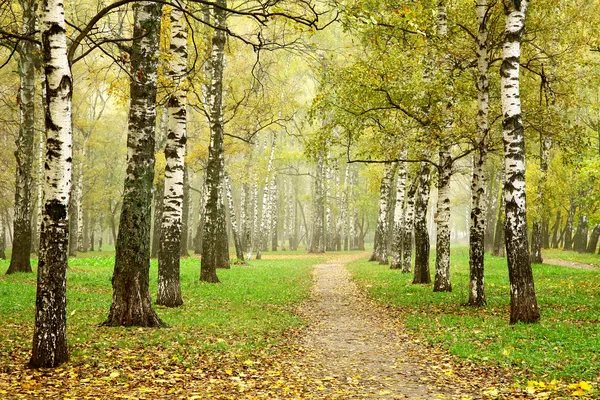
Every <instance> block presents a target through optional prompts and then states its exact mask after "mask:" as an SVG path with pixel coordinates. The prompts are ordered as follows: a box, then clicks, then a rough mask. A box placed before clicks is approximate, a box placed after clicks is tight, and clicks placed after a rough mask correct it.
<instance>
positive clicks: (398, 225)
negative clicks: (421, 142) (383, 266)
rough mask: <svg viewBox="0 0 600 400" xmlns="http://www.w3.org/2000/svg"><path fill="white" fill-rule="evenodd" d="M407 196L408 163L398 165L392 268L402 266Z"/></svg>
mask: <svg viewBox="0 0 600 400" xmlns="http://www.w3.org/2000/svg"><path fill="white" fill-rule="evenodd" d="M401 157H402V158H405V157H406V151H403V152H402V155H401ZM405 198H406V163H404V162H400V164H399V165H398V178H397V180H396V206H395V207H394V228H393V231H394V237H393V241H392V262H391V264H390V268H391V269H401V268H402V253H403V249H404V246H403V243H402V239H403V234H404V230H405V227H404V201H405Z"/></svg>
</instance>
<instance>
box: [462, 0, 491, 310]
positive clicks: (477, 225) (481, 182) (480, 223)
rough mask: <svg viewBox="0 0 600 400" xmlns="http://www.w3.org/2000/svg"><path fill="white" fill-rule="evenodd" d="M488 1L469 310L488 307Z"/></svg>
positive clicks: (482, 22)
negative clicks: (485, 256) (486, 233)
mask: <svg viewBox="0 0 600 400" xmlns="http://www.w3.org/2000/svg"><path fill="white" fill-rule="evenodd" d="M488 12H489V5H488V0H478V1H477V3H476V5H475V13H476V15H477V26H478V29H477V71H478V75H479V76H478V79H477V108H478V112H477V148H476V149H475V153H474V155H473V178H472V181H471V226H470V229H469V301H468V302H467V305H470V306H484V305H486V303H487V302H486V298H485V280H484V254H485V231H486V222H487V218H486V217H487V207H486V206H487V204H486V193H485V187H486V182H485V167H486V161H487V141H488V135H489V122H488V114H489V101H490V96H489V79H488V71H489V61H488V40H487V38H488V31H487V22H488V19H487V16H488Z"/></svg>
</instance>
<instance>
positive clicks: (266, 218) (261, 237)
mask: <svg viewBox="0 0 600 400" xmlns="http://www.w3.org/2000/svg"><path fill="white" fill-rule="evenodd" d="M276 147H277V132H274V133H273V143H272V144H271V153H270V155H269V162H268V163H267V174H266V176H265V186H264V188H263V199H262V200H263V201H262V217H261V219H260V230H259V234H258V248H257V254H256V258H257V259H260V258H261V255H262V252H263V251H264V250H266V249H267V247H266V246H267V245H268V238H269V236H268V235H269V231H270V228H271V208H270V206H271V201H270V196H271V190H270V189H271V185H270V182H271V171H272V169H273V159H274V157H275V149H276Z"/></svg>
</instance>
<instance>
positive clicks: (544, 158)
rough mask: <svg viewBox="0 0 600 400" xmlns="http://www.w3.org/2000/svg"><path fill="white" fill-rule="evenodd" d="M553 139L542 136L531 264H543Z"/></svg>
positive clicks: (532, 233)
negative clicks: (547, 193)
mask: <svg viewBox="0 0 600 400" xmlns="http://www.w3.org/2000/svg"><path fill="white" fill-rule="evenodd" d="M550 144H551V139H550V137H548V136H544V135H540V182H539V184H538V188H537V193H536V196H537V202H536V208H537V209H536V213H535V220H534V221H533V227H532V232H531V262H532V263H534V264H541V263H542V262H543V259H542V245H543V242H544V239H543V235H544V229H543V224H544V220H545V218H544V217H545V211H546V190H547V189H548V188H546V181H547V179H548V162H549V157H550V155H549V152H550Z"/></svg>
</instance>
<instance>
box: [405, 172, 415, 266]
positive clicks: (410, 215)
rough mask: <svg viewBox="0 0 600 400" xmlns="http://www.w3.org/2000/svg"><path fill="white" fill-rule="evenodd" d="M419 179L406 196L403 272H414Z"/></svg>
mask: <svg viewBox="0 0 600 400" xmlns="http://www.w3.org/2000/svg"><path fill="white" fill-rule="evenodd" d="M418 181H419V179H418V177H417V179H415V181H414V182H413V183H412V185H410V188H409V189H408V193H407V194H406V209H405V210H404V231H403V232H402V253H403V254H402V256H403V257H402V272H403V273H409V272H410V271H411V270H412V247H413V229H414V222H415V195H416V193H417V188H418Z"/></svg>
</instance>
